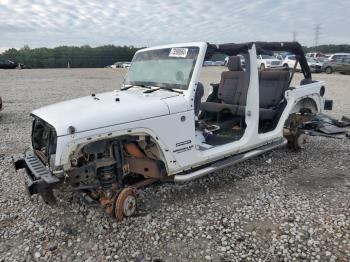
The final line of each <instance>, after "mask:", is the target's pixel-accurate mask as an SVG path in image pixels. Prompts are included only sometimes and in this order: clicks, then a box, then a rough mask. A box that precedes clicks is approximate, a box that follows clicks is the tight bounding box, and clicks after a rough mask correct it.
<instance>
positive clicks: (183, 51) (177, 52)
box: [169, 47, 188, 57]
mask: <svg viewBox="0 0 350 262" xmlns="http://www.w3.org/2000/svg"><path fill="white" fill-rule="evenodd" d="M187 52H188V48H181V47H174V48H171V50H170V53H169V56H170V57H186V56H187Z"/></svg>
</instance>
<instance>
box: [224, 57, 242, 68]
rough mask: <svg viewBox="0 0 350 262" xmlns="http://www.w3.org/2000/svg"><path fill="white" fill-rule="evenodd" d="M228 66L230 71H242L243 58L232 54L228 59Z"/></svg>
mask: <svg viewBox="0 0 350 262" xmlns="http://www.w3.org/2000/svg"><path fill="white" fill-rule="evenodd" d="M227 68H228V70H230V71H242V67H241V59H240V57H239V56H230V57H229V59H228V61H227Z"/></svg>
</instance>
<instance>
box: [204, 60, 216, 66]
mask: <svg viewBox="0 0 350 262" xmlns="http://www.w3.org/2000/svg"><path fill="white" fill-rule="evenodd" d="M217 65H218V64H217V63H216V61H211V60H206V61H204V63H203V66H217Z"/></svg>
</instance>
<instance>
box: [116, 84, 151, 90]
mask: <svg viewBox="0 0 350 262" xmlns="http://www.w3.org/2000/svg"><path fill="white" fill-rule="evenodd" d="M137 86H139V87H143V88H148V89H151V88H152V87H151V86H146V85H128V86H124V87H122V88H120V90H121V91H125V90H128V89H130V88H132V87H137Z"/></svg>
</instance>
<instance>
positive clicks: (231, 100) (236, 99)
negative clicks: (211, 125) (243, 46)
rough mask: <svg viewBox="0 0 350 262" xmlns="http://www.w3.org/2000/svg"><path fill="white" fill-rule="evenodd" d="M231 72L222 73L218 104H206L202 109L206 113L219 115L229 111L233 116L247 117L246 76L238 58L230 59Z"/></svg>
mask: <svg viewBox="0 0 350 262" xmlns="http://www.w3.org/2000/svg"><path fill="white" fill-rule="evenodd" d="M227 67H228V70H229V71H224V72H222V73H221V80H220V84H219V89H218V101H217V102H204V103H202V104H201V109H202V110H203V111H205V112H213V113H219V112H221V111H224V110H229V111H230V112H231V113H232V114H233V115H240V116H244V115H245V105H246V97H247V86H246V84H247V81H246V74H245V72H244V71H243V69H242V67H241V60H240V58H239V57H238V56H231V57H230V58H229V59H228V62H227Z"/></svg>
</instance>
